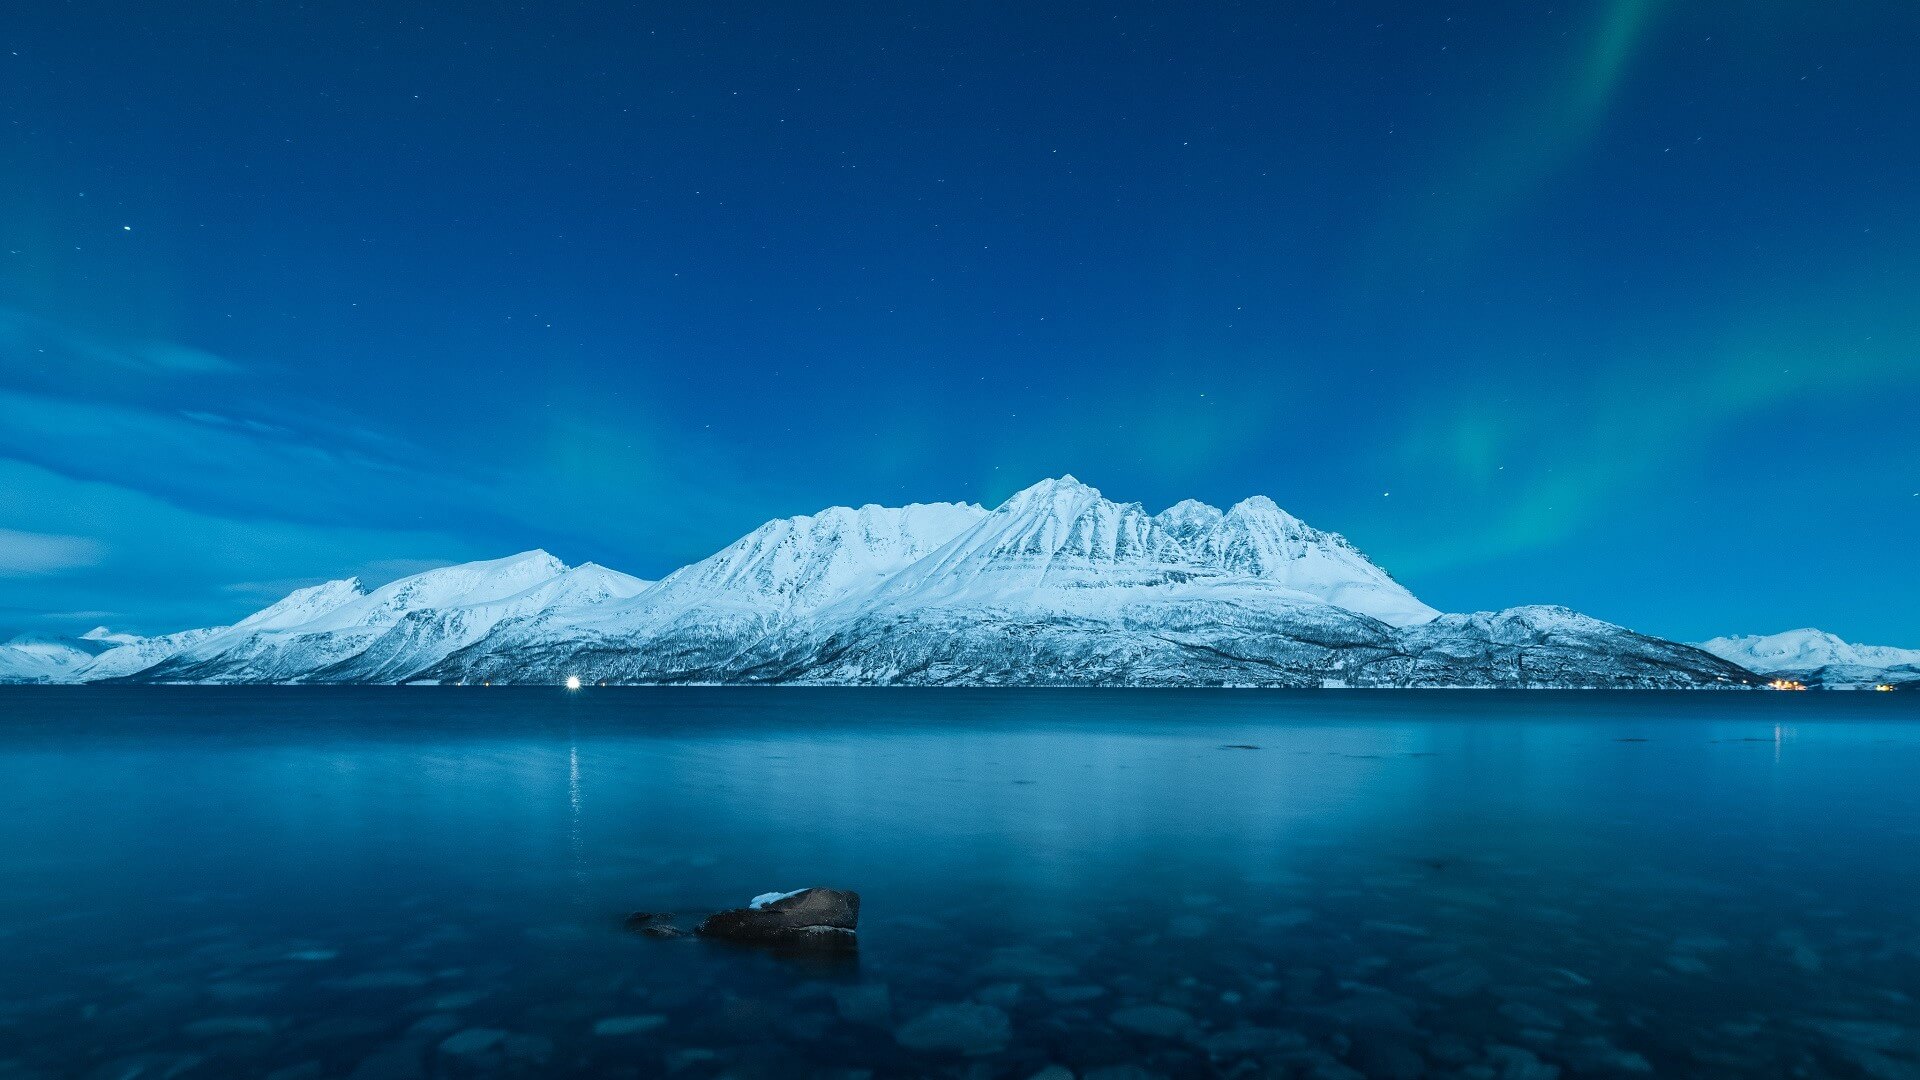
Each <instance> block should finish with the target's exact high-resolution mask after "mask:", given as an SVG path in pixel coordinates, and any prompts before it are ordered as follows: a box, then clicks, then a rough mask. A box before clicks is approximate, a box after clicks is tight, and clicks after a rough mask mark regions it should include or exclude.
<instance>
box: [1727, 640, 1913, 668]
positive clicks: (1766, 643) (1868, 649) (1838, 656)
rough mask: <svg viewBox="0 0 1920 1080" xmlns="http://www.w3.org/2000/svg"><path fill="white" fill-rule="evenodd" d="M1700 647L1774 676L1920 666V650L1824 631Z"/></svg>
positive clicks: (1731, 641)
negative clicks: (1832, 668) (1834, 668)
mask: <svg viewBox="0 0 1920 1080" xmlns="http://www.w3.org/2000/svg"><path fill="white" fill-rule="evenodd" d="M1700 648H1702V649H1705V650H1706V651H1708V652H1710V653H1712V654H1713V655H1715V656H1718V657H1720V658H1722V659H1724V660H1731V661H1733V662H1734V663H1736V664H1740V665H1742V666H1744V667H1749V668H1752V669H1753V670H1755V671H1759V672H1763V673H1766V674H1772V673H1774V672H1776V671H1812V670H1814V669H1815V668H1822V667H1826V666H1827V665H1828V664H1846V665H1849V666H1853V667H1897V666H1899V665H1902V664H1920V649H1895V648H1890V647H1888V646H1885V645H1854V644H1851V643H1849V642H1846V641H1843V640H1841V639H1840V638H1838V637H1836V636H1834V635H1833V634H1829V633H1826V632H1825V631H1821V630H1813V629H1805V630H1788V631H1786V632H1785V633H1781V634H1766V635H1764V636H1763V635H1757V634H1755V635H1748V636H1745V637H1717V638H1714V639H1712V640H1711V641H1703V642H1701V643H1700Z"/></svg>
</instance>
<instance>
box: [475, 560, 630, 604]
mask: <svg viewBox="0 0 1920 1080" xmlns="http://www.w3.org/2000/svg"><path fill="white" fill-rule="evenodd" d="M652 584H653V582H651V581H642V580H641V579H639V578H637V577H634V576H633V575H631V574H623V573H621V572H620V571H618V570H609V569H607V568H606V567H604V566H601V565H600V564H599V563H581V564H580V565H579V566H575V567H572V568H570V569H567V570H564V571H562V572H560V573H558V574H555V575H554V576H553V577H550V578H548V579H546V580H545V581H542V582H540V583H539V584H537V585H534V586H533V587H531V588H529V589H527V590H525V591H524V592H521V593H518V594H515V595H514V596H512V597H509V598H508V602H509V603H511V604H512V605H513V606H515V607H524V608H527V609H530V610H536V611H538V610H546V609H562V608H576V607H586V606H590V605H593V604H604V603H607V602H610V601H614V600H625V599H628V598H629V597H633V596H638V595H639V594H640V593H642V592H644V591H646V589H647V587H648V586H650V585H652Z"/></svg>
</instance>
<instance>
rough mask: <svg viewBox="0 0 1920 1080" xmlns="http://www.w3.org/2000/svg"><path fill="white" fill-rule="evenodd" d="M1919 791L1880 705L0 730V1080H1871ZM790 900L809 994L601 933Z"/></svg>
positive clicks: (1913, 966) (30, 724) (810, 705)
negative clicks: (16, 1079)
mask: <svg viewBox="0 0 1920 1080" xmlns="http://www.w3.org/2000/svg"><path fill="white" fill-rule="evenodd" d="M1247 746H1251V747H1256V748H1257V749H1242V748H1241V747H1247ZM1916 776H1920V713H1917V712H1916V710H1915V709H1914V708H1913V707H1912V705H1911V703H1909V702H1907V701H1903V700H1899V699H1898V696H1896V695H1846V694H1829V695H1817V694H1802V695H1773V694H1731V695H1627V694H1612V695H1608V694H1542V693H1523V694H1479V693H1391V692H1380V693H1265V692H1261V693H1253V692H1195V693H1183V692H1166V691H1141V692H1126V691H1122V692H1078V691H1035V692H1017V691H1015V692H1006V691H983V692H961V691H829V690H800V689H794V690H766V689H758V690H718V689H681V690H640V689H619V690H597V689H588V690H585V691H581V692H578V693H573V694H563V693H561V692H558V691H555V692H543V691H525V690H503V689H486V690H481V689H477V688H475V689H466V690H455V689H436V690H423V689H385V690H382V689H366V690H345V689H317V688H316V689H258V690H256V689H232V688H210V689H187V688H171V689H162V690H118V689H116V690H99V689H22V690H4V691H0V864H3V865H5V866H7V867H8V868H9V870H8V874H7V877H6V883H5V885H4V886H3V887H0V943H4V946H5V948H6V951H7V953H8V957H9V962H8V963H7V964H6V965H4V969H0V1077H7V1076H9V1075H13V1074H10V1073H9V1071H8V1070H9V1069H10V1068H11V1069H12V1070H14V1073H17V1074H19V1075H34V1074H35V1072H36V1071H37V1073H38V1074H42V1075H47V1076H64V1075H85V1074H87V1073H88V1072H89V1071H90V1070H93V1069H104V1070H107V1072H104V1073H102V1075H108V1074H112V1075H125V1074H126V1073H127V1070H128V1069H136V1068H137V1069H141V1070H147V1072H148V1073H149V1074H151V1075H161V1074H163V1073H165V1072H167V1071H170V1070H174V1069H177V1068H179V1067H180V1066H182V1065H183V1064H184V1065H187V1066H189V1068H188V1069H187V1070H186V1071H184V1072H181V1073H180V1075H189V1076H226V1075H234V1076H242V1075H244V1076H257V1075H263V1074H265V1073H267V1072H271V1071H272V1070H273V1069H277V1068H293V1069H297V1070H301V1071H302V1073H303V1074H305V1075H316V1076H318V1075H348V1074H350V1073H353V1072H354V1070H356V1069H358V1070H360V1072H361V1075H362V1076H370V1075H443V1074H444V1075H458V1074H464V1073H468V1072H475V1071H506V1072H515V1071H518V1072H523V1073H553V1072H570V1071H575V1072H577V1071H585V1072H607V1071H610V1070H618V1069H621V1068H625V1069H630V1070H633V1071H635V1072H636V1073H637V1074H638V1075H653V1074H657V1073H659V1072H661V1071H663V1070H665V1069H667V1068H668V1067H669V1066H677V1068H678V1073H677V1075H685V1076H705V1075H718V1074H720V1073H722V1072H728V1073H730V1074H733V1075H756V1074H764V1075H795V1073H796V1072H806V1071H808V1070H809V1069H816V1070H827V1069H833V1068H842V1067H848V1068H866V1069H872V1070H877V1071H878V1072H879V1073H880V1074H882V1075H886V1074H891V1073H897V1072H902V1071H905V1072H909V1073H913V1072H931V1073H935V1074H938V1073H941V1072H944V1071H955V1070H961V1069H963V1068H979V1069H982V1070H984V1072H983V1075H1008V1076H1020V1077H1025V1076H1028V1075H1030V1074H1031V1073H1032V1072H1034V1071H1036V1070H1038V1069H1039V1068H1041V1067H1043V1066H1045V1065H1048V1064H1050V1063H1060V1064H1065V1065H1068V1066H1071V1067H1073V1068H1075V1069H1077V1070H1080V1071H1082V1072H1084V1071H1086V1070H1087V1069H1090V1068H1098V1067H1100V1066H1102V1065H1108V1064H1112V1063H1116V1062H1120V1061H1127V1062H1133V1063H1136V1064H1138V1065H1140V1066H1141V1067H1143V1068H1145V1069H1147V1070H1149V1071H1150V1072H1155V1073H1161V1074H1164V1075H1169V1076H1201V1075H1210V1074H1217V1073H1224V1072H1227V1071H1230V1070H1232V1069H1234V1068H1236V1067H1237V1068H1241V1069H1243V1070H1245V1069H1252V1068H1263V1069H1265V1068H1270V1069H1277V1070H1280V1071H1282V1072H1299V1071H1311V1070H1319V1071H1320V1072H1321V1073H1322V1074H1323V1075H1340V1073H1339V1072H1338V1070H1340V1069H1351V1070H1357V1071H1358V1072H1360V1073H1362V1074H1371V1075H1395V1074H1401V1075H1404V1074H1406V1073H1407V1071H1408V1070H1409V1069H1413V1070H1415V1071H1418V1072H1426V1073H1431V1074H1436V1075H1461V1076H1478V1075H1484V1070H1487V1069H1492V1070H1493V1073H1492V1075H1501V1074H1502V1073H1504V1072H1507V1071H1510V1070H1515V1069H1517V1070H1519V1072H1517V1073H1515V1075H1519V1074H1521V1073H1524V1072H1525V1070H1526V1069H1529V1068H1532V1067H1533V1066H1534V1064H1538V1065H1539V1066H1540V1067H1541V1068H1548V1067H1557V1068H1560V1069H1562V1070H1564V1071H1566V1072H1569V1073H1574V1074H1597V1075H1606V1074H1619V1073H1621V1072H1622V1071H1633V1070H1635V1069H1638V1068H1640V1067H1641V1066H1643V1065H1644V1066H1646V1067H1651V1068H1656V1069H1658V1070H1660V1071H1662V1072H1681V1073H1711V1072H1715V1071H1721V1072H1724V1071H1726V1070H1746V1071H1754V1070H1760V1069H1763V1068H1764V1069H1767V1070H1773V1069H1775V1068H1776V1067H1777V1066H1781V1065H1782V1063H1785V1067H1786V1068H1798V1069H1800V1070H1801V1071H1802V1072H1803V1073H1805V1074H1807V1075H1861V1074H1874V1075H1900V1073H1899V1070H1901V1069H1909V1068H1916V1067H1920V1024H1916V1022H1915V1020H1914V1017H1915V1016H1917V1015H1920V1007H1917V1006H1916V1003H1915V999H1916V998H1917V997H1920V976H1916V974H1915V973H1916V972H1920V963H1916V961H1920V919H1917V918H1916V916H1915V914H1914V909H1915V906H1914V905H1913V903H1912V897H1913V895H1914V891H1915V886H1916V885H1920V785H1916V784H1914V783H1913V778H1914V777H1916ZM813 884H822V885H836V886H842V887H851V888H856V889H859V890H860V891H861V892H862V894H863V896H864V898H865V906H864V913H863V922H862V933H861V937H862V948H861V951H860V954H859V957H858V959H857V960H856V961H854V962H853V963H851V964H847V965H840V966H831V967H820V966H817V965H809V964H799V963H794V962H791V961H789V960H785V959H781V958H774V957H768V956H764V955H761V954H758V953H742V952H740V951H737V950H727V949H716V948H712V947H709V946H708V945H707V944H706V943H702V942H693V941H671V942H661V941H652V940H646V939H642V938H638V937H636V936H633V935H630V934H627V933H626V932H624V931H623V930H622V929H621V928H620V917H621V916H622V915H623V914H624V913H626V912H627V911H630V910H634V909H643V908H644V909H651V910H663V909H664V910H675V911H678V912H681V913H683V914H684V915H686V916H687V918H686V919H685V922H686V923H687V924H688V925H690V924H691V922H692V920H693V918H694V917H697V915H698V914H699V913H701V912H703V911H705V910H711V909H713V908H717V907H723V906H733V905H736V904H739V903H741V902H744V900H745V899H746V898H748V897H750V896H753V895H755V894H757V893H760V892H766V891H771V890H786V889H792V888H797V887H801V886H805V885H813ZM318 956H325V957H326V959H312V957H318ZM296 957H300V958H296ZM882 986H884V987H885V990H884V996H883V1000H884V1003H885V1004H884V1007H883V1008H879V1009H876V1008H875V1007H874V1005H873V1002H874V1000H876V999H877V998H879V997H880V995H879V991H877V990H876V989H875V988H878V987H882ZM847 987H860V988H864V990H865V991H873V994H871V995H870V996H869V997H867V998H862V999H860V1000H862V1001H865V1002H866V1004H865V1005H863V1006H858V1007H849V1006H847V1005H846V1003H845V1000H843V999H845V998H846V997H847V990H846V988H847ZM1009 987H1012V989H1009ZM863 992H864V991H863ZM969 1001H970V1002H973V1003H975V1004H976V1005H980V1004H982V1003H984V1007H985V1008H987V1009H989V1010H996V1009H997V1010H999V1012H1001V1013H1003V1014H1004V1015H1005V1017H1006V1018H1007V1034H1006V1037H1005V1039H1004V1040H1003V1041H1002V1042H1001V1043H1000V1044H998V1045H977V1046H972V1047H970V1049H972V1050H975V1051H977V1053H975V1054H974V1055H972V1056H963V1055H961V1054H960V1053H959V1051H958V1049H955V1050H952V1051H947V1050H940V1049H923V1048H915V1047H913V1046H904V1045H902V1044H901V1042H900V1041H899V1039H898V1038H896V1035H898V1034H900V1030H899V1029H901V1028H902V1026H903V1025H908V1024H910V1023H911V1022H913V1021H915V1020H916V1018H918V1017H920V1016H922V1015H923V1014H925V1013H927V1012H928V1011H929V1010H930V1009H934V1008H937V1007H939V1006H942V1005H948V1004H953V1003H958V1002H969ZM1148 1004H1150V1005H1156V1006H1160V1007H1162V1008H1165V1009H1173V1010H1177V1011H1178V1013H1179V1014H1180V1015H1183V1016H1185V1017H1186V1021H1184V1022H1183V1024H1182V1025H1181V1027H1180V1030H1178V1031H1174V1032H1168V1031H1157V1032H1149V1031H1141V1030H1136V1029H1135V1028H1134V1027H1130V1026H1128V1024H1126V1023H1121V1022H1119V1021H1118V1020H1117V1019H1116V1013H1121V1012H1124V1011H1125V1010H1127V1009H1131V1008H1134V1007H1137V1006H1140V1005H1148ZM1151 1015H1154V1016H1161V1017H1163V1018H1164V1015H1165V1014H1163V1013H1154V1014H1151ZM633 1016H642V1017H653V1016H658V1017H661V1018H662V1019H661V1021H659V1023H658V1025H657V1026H654V1027H651V1028H648V1029H647V1030H646V1031H644V1032H640V1033H637V1034H630V1035H626V1036H619V1037H609V1036H596V1035H594V1034H593V1030H594V1025H595V1024H596V1023H598V1022H599V1021H601V1020H605V1019H607V1018H619V1017H633ZM648 1022H649V1023H651V1021H648ZM473 1029H478V1030H480V1031H481V1032H483V1033H485V1032H504V1033H507V1034H508V1035H510V1036H511V1037H512V1039H513V1040H518V1041H509V1040H508V1039H507V1037H506V1036H501V1038H500V1039H498V1040H495V1041H493V1042H488V1039H489V1038H491V1036H488V1035H485V1034H483V1035H481V1036H475V1037H471V1038H468V1039H467V1040H466V1041H464V1042H461V1041H458V1040H456V1041H455V1042H454V1043H453V1044H452V1045H451V1047H449V1045H448V1043H447V1040H448V1039H449V1038H451V1037H452V1036H455V1035H458V1034H460V1033H462V1032H466V1031H470V1030H473ZM1247 1032H1265V1033H1269V1034H1264V1035H1248V1034H1246V1033H1247ZM1272 1033H1278V1034H1272ZM1282 1036H1284V1037H1282ZM908 1041H909V1042H910V1043H911V1042H913V1041H914V1039H913V1037H911V1036H909V1037H908ZM991 1042H992V1040H989V1043H991ZM479 1043H487V1045H486V1046H485V1047H483V1048H482V1049H480V1050H478V1051H476V1052H474V1053H466V1052H464V1049H463V1048H465V1047H467V1046H470V1045H477V1044H479ZM369 1062H372V1063H374V1065H372V1066H370V1065H369V1064H368V1063H369ZM1248 1062H1252V1063H1253V1064H1251V1065H1249V1064H1246V1063H1248ZM1516 1062H1517V1064H1516ZM376 1066H377V1067H376ZM380 1070H386V1071H385V1072H384V1073H382V1072H380ZM1781 1071H1785V1069H1784V1068H1783V1069H1782V1070H1781ZM956 1074H957V1072H956Z"/></svg>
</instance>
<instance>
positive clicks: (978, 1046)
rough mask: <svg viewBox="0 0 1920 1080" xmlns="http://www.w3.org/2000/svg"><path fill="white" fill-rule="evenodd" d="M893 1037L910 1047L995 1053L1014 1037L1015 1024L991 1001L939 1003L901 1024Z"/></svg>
mask: <svg viewBox="0 0 1920 1080" xmlns="http://www.w3.org/2000/svg"><path fill="white" fill-rule="evenodd" d="M894 1038H895V1039H897V1040H898V1041H899V1043H900V1045H901V1046H904V1047H906V1048H907V1049H909V1050H945V1051H949V1052H954V1053H961V1054H993V1053H998V1052H999V1051H1001V1050H1003V1049H1005V1048H1006V1045H1007V1043H1008V1041H1009V1040H1011V1039H1012V1038H1013V1024H1012V1022H1011V1021H1009V1020H1008V1019H1007V1014H1006V1013H1004V1012H1002V1011H1001V1010H999V1009H996V1008H994V1007H993V1006H991V1005H940V1006H937V1007H935V1008H933V1009H929V1010H928V1011H927V1012H925V1013H922V1014H921V1015H920V1016H918V1017H916V1018H914V1019H913V1020H910V1021H908V1022H907V1023H905V1024H903V1025H901V1027H900V1029H899V1030H898V1031H896V1032H894Z"/></svg>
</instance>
